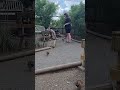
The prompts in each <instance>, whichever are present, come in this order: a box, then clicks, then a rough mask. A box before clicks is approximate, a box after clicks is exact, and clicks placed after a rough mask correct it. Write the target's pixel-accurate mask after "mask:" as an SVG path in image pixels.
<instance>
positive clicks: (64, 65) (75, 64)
mask: <svg viewBox="0 0 120 90" xmlns="http://www.w3.org/2000/svg"><path fill="white" fill-rule="evenodd" d="M81 65H82V63H81V62H74V63H69V64H62V65H58V66H53V67H48V68H44V69H39V70H35V75H38V74H44V73H48V72H54V71H58V70H62V69H67V68H73V67H77V66H81Z"/></svg>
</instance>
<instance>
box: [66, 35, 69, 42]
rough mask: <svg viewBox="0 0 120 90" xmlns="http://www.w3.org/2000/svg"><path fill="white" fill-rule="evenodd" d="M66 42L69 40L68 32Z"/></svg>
mask: <svg viewBox="0 0 120 90" xmlns="http://www.w3.org/2000/svg"><path fill="white" fill-rule="evenodd" d="M66 42H69V35H68V33H67V35H66Z"/></svg>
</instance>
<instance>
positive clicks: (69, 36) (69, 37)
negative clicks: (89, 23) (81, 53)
mask: <svg viewBox="0 0 120 90" xmlns="http://www.w3.org/2000/svg"><path fill="white" fill-rule="evenodd" d="M68 42H71V34H70V33H68Z"/></svg>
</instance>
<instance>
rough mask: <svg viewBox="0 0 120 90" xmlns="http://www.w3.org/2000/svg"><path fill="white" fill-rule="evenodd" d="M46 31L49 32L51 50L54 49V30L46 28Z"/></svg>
mask: <svg viewBox="0 0 120 90" xmlns="http://www.w3.org/2000/svg"><path fill="white" fill-rule="evenodd" d="M47 30H48V31H49V32H50V36H51V37H50V38H51V39H52V42H51V43H50V46H51V47H53V48H55V46H56V39H57V37H56V33H55V31H54V30H52V29H51V28H50V26H49V27H48V29H47Z"/></svg>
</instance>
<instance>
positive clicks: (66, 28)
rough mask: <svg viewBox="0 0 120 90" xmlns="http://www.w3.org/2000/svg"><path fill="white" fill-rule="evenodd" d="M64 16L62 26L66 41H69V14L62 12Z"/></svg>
mask: <svg viewBox="0 0 120 90" xmlns="http://www.w3.org/2000/svg"><path fill="white" fill-rule="evenodd" d="M64 16H65V23H64V27H65V31H66V42H67V43H70V42H71V34H70V32H71V19H70V17H69V15H68V14H67V13H64Z"/></svg>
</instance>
